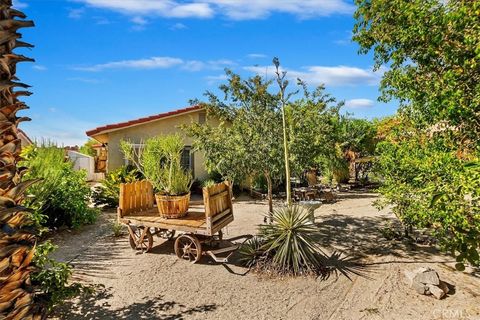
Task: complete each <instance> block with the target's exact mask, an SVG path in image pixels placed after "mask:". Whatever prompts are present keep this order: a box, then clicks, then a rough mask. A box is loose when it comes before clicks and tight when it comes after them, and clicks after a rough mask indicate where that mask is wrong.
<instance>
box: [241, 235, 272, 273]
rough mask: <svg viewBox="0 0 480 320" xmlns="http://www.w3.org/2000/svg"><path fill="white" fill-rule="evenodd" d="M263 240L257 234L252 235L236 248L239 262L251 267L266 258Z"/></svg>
mask: <svg viewBox="0 0 480 320" xmlns="http://www.w3.org/2000/svg"><path fill="white" fill-rule="evenodd" d="M264 244H265V240H264V239H263V238H261V237H259V236H255V237H252V238H250V239H248V240H247V241H245V243H244V244H242V246H241V247H240V249H239V250H238V252H239V254H240V259H239V260H240V263H242V264H243V265H244V266H246V267H248V268H251V267H254V266H255V265H257V264H259V262H260V261H261V260H264V259H266V255H265V248H264Z"/></svg>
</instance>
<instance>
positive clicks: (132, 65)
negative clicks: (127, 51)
mask: <svg viewBox="0 0 480 320" xmlns="http://www.w3.org/2000/svg"><path fill="white" fill-rule="evenodd" d="M183 63H184V62H183V60H182V59H178V58H172V57H151V58H148V59H138V60H122V61H113V62H107V63H102V64H96V65H93V66H88V67H75V68H73V69H74V70H78V71H91V72H96V71H102V70H108V69H166V68H171V67H174V66H177V65H181V64H183Z"/></svg>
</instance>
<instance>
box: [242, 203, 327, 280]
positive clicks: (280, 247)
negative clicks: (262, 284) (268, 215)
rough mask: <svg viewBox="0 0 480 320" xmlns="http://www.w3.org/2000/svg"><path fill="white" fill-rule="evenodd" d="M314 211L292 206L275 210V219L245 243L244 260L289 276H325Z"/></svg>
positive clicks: (247, 263) (261, 226)
mask: <svg viewBox="0 0 480 320" xmlns="http://www.w3.org/2000/svg"><path fill="white" fill-rule="evenodd" d="M317 232H318V229H317V227H316V226H315V225H314V224H313V223H312V222H311V219H310V214H309V212H308V211H307V210H305V209H303V208H302V207H299V206H296V205H292V206H288V207H284V208H279V209H276V210H274V212H273V215H272V222H271V223H269V224H264V225H260V228H259V232H258V235H257V237H254V238H252V239H250V240H249V241H247V242H246V244H245V245H244V246H242V248H241V250H240V252H241V261H242V262H243V263H244V264H245V265H247V266H249V267H257V268H258V269H259V270H268V271H274V272H277V273H280V274H286V275H295V276H298V275H307V274H315V275H321V274H323V273H324V271H325V268H324V266H323V265H322V262H321V261H322V253H321V250H320V248H319V247H318V245H317V243H316V240H315V236H316V234H317Z"/></svg>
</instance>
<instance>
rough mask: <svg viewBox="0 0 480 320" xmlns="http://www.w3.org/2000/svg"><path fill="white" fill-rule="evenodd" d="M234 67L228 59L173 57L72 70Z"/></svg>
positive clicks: (126, 61)
mask: <svg viewBox="0 0 480 320" xmlns="http://www.w3.org/2000/svg"><path fill="white" fill-rule="evenodd" d="M233 65H236V63H235V62H233V61H232V60H228V59H219V60H209V61H199V60H183V59H180V58H173V57H151V58H147V59H138V60H122V61H112V62H107V63H101V64H96V65H93V66H77V67H73V68H72V69H73V70H77V71H89V72H98V71H103V70H110V69H168V68H173V67H181V68H182V69H183V70H186V71H192V72H195V71H201V70H221V69H223V68H225V67H227V66H233ZM77 80H78V79H77Z"/></svg>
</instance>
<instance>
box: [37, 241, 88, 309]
mask: <svg viewBox="0 0 480 320" xmlns="http://www.w3.org/2000/svg"><path fill="white" fill-rule="evenodd" d="M56 249H57V246H55V245H53V244H52V243H51V242H50V241H45V242H44V243H42V244H40V245H37V247H36V248H35V256H34V258H33V261H32V265H33V266H34V271H33V272H32V274H31V279H32V284H33V285H34V286H35V287H37V288H40V290H41V292H39V293H38V294H37V296H38V298H39V299H40V300H41V301H42V303H44V304H46V306H47V307H48V309H49V310H51V308H52V307H54V306H55V305H58V304H60V303H62V302H63V301H65V300H67V299H71V298H73V297H76V296H78V295H80V294H81V293H82V292H83V291H84V290H86V289H87V288H86V287H84V286H82V285H81V284H79V283H72V284H69V283H68V281H69V279H70V276H71V275H72V267H71V266H70V265H68V264H66V263H62V262H57V261H55V260H53V259H50V258H49V257H48V255H49V254H50V253H51V252H53V251H55V250H56Z"/></svg>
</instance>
